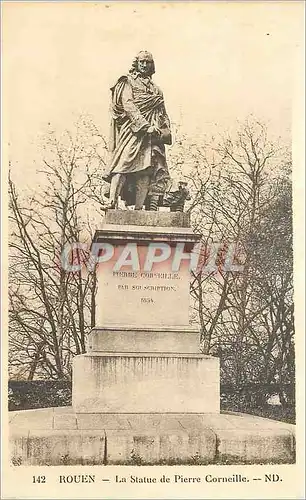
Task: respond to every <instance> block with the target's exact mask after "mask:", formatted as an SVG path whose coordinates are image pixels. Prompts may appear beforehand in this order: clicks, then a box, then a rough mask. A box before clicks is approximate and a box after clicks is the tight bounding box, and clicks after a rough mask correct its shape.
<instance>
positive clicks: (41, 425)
mask: <svg viewBox="0 0 306 500" xmlns="http://www.w3.org/2000/svg"><path fill="white" fill-rule="evenodd" d="M10 442H11V460H12V464H13V465H42V466H46V465H114V464H120V465H162V464H164V465H175V464H189V465H191V464H192V465H202V464H248V463H251V464H269V463H273V464H281V463H285V464H288V463H294V460H295V426H294V425H291V424H286V423H284V422H277V421H274V420H268V419H266V418H260V417H254V416H252V415H247V414H241V413H240V414H219V415H217V414H205V415H199V414H193V415H186V414H172V415H169V414H166V415H165V414H159V415H156V414H155V415H152V414H151V415H150V414H137V415H135V414H128V415H126V414H125V415H124V414H121V415H118V414H108V415H107V414H97V413H96V414H76V413H74V411H73V409H72V408H71V407H62V408H45V409H41V410H25V411H13V412H10ZM79 472H81V471H79Z"/></svg>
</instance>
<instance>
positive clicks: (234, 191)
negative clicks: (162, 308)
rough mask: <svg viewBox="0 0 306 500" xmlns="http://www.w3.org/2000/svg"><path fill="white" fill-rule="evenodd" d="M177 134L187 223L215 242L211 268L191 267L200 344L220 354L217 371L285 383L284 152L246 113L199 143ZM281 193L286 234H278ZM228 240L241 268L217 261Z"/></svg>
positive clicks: (288, 288)
mask: <svg viewBox="0 0 306 500" xmlns="http://www.w3.org/2000/svg"><path fill="white" fill-rule="evenodd" d="M182 142H183V143H184V144H183V146H182V147H183V149H184V150H185V151H186V152H187V154H189V155H190V158H191V159H192V161H193V162H194V168H193V170H192V171H191V172H190V174H189V175H188V178H189V183H190V186H191V191H192V195H193V196H192V206H193V223H194V227H195V229H196V230H197V231H200V232H201V233H202V235H203V237H202V241H203V245H204V247H205V246H206V247H207V248H208V249H209V247H210V246H211V244H212V243H214V244H218V243H220V246H219V252H218V258H217V264H219V265H218V270H217V272H215V271H214V270H213V269H212V270H208V272H206V273H203V272H197V273H194V276H193V282H192V287H191V294H192V297H193V298H194V310H195V316H196V318H197V321H198V322H199V324H200V328H201V341H202V348H203V352H204V353H218V354H219V355H221V358H222V379H223V380H226V381H228V382H231V383H235V384H236V385H239V384H243V383H247V382H250V381H253V382H259V381H260V382H263V381H266V382H267V383H269V382H270V383H274V382H277V381H278V382H281V380H286V381H287V382H288V381H289V379H290V383H292V380H293V371H294V370H293V368H294V367H293V363H292V359H293V305H292V247H291V237H292V228H291V196H290V189H289V187H290V158H289V155H288V153H287V151H286V149H285V148H281V147H280V146H279V144H275V143H272V142H271V141H269V139H268V134H267V129H266V127H265V126H264V125H263V124H261V123H259V122H258V121H256V120H254V119H248V120H247V121H246V122H245V123H244V124H242V126H241V127H240V129H239V130H238V133H237V135H236V137H235V138H233V137H225V138H223V139H222V140H221V141H220V142H218V143H216V141H212V142H211V144H207V143H205V144H203V145H201V146H199V145H195V144H188V142H187V140H186V138H183V141H182ZM284 186H286V188H285V187H284ZM284 197H285V199H286V213H283V216H282V217H283V218H282V219H281V220H282V224H283V225H282V231H283V233H285V234H286V237H284V238H282V239H280V238H279V237H278V236H277V235H278V233H279V231H280V229H279V228H280V221H279V219H280V214H281V213H282V208H281V207H282V206H283V205H284V203H285V201H284ZM266 231H267V233H270V237H269V238H268V239H267V238H265V237H264V234H265V232H266ZM233 242H234V243H235V242H239V245H240V248H241V252H240V255H241V257H243V260H242V262H243V265H244V268H243V272H242V273H233V272H229V271H226V269H224V266H223V264H224V255H225V251H226V249H227V248H228V244H229V243H233ZM208 253H209V251H208ZM277 256H278V257H277ZM238 260H239V256H238ZM276 262H278V263H279V265H278V267H276V264H275V263H276ZM284 269H286V272H284ZM289 367H290V368H289ZM288 371H289V372H290V373H291V375H292V376H291V377H289V376H287V375H288ZM285 374H286V376H285Z"/></svg>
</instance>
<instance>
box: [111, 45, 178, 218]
mask: <svg viewBox="0 0 306 500" xmlns="http://www.w3.org/2000/svg"><path fill="white" fill-rule="evenodd" d="M154 72H155V65H154V60H153V57H152V54H150V53H149V52H145V51H142V52H139V54H138V55H137V56H136V58H135V59H134V61H133V64H132V68H131V69H130V71H129V73H128V74H127V75H123V76H121V77H120V78H119V79H118V81H117V82H116V84H115V85H114V86H113V87H112V88H111V91H112V107H111V113H112V121H111V140H110V147H109V150H110V154H111V158H110V162H109V165H108V167H107V171H106V172H105V173H104V175H103V178H104V180H106V181H107V182H108V183H110V190H109V193H108V197H109V203H108V205H107V207H106V208H117V206H118V197H119V196H120V197H121V199H122V200H123V201H124V202H125V204H126V206H130V205H135V210H142V209H143V206H144V205H145V207H146V209H147V210H157V208H158V205H159V204H161V203H162V198H163V195H164V194H165V192H166V190H167V187H168V184H169V181H170V176H169V172H168V166H167V162H166V154H165V144H171V143H172V138H171V130H170V120H169V117H168V115H167V112H166V108H165V103H164V98H163V93H162V91H161V90H160V89H159V87H157V85H155V83H154V82H153V81H152V75H153V74H154Z"/></svg>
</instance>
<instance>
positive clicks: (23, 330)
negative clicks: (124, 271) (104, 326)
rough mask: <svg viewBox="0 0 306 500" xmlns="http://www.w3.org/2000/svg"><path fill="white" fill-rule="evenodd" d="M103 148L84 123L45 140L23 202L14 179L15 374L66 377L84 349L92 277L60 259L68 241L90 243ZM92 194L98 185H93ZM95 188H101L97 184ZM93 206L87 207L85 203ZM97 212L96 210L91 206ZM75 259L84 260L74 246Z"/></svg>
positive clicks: (12, 314)
mask: <svg viewBox="0 0 306 500" xmlns="http://www.w3.org/2000/svg"><path fill="white" fill-rule="evenodd" d="M99 148H100V150H101V151H102V154H103V151H104V149H105V145H104V143H103V142H102V141H101V138H100V137H99V136H98V135H97V134H93V131H92V126H91V124H90V123H89V124H88V122H87V121H84V119H80V121H79V122H78V123H77V125H76V131H75V133H74V134H73V135H72V134H71V133H69V132H65V133H64V134H62V136H61V137H60V138H58V137H57V136H56V134H55V133H54V132H52V131H51V132H50V134H49V135H48V136H47V137H46V138H45V141H44V145H43V160H42V167H41V168H40V171H39V175H40V178H41V179H42V183H41V185H39V186H35V187H34V188H35V190H34V193H33V194H32V195H31V196H30V197H27V198H24V197H22V196H21V195H20V193H19V192H18V190H17V188H16V186H15V184H14V182H13V180H12V178H11V177H10V179H9V195H10V224H11V226H10V227H11V239H10V250H11V256H10V356H11V367H12V370H14V373H15V376H16V373H18V374H19V376H22V377H24V376H25V374H26V376H27V377H28V378H29V379H33V378H34V376H35V375H37V376H38V375H39V376H43V377H47V378H51V379H64V378H70V375H71V359H72V357H73V356H74V355H75V354H80V353H83V352H85V342H86V335H87V333H88V331H89V329H90V327H91V326H93V324H94V310H95V307H94V300H95V288H96V278H95V273H94V272H92V271H90V270H88V269H86V268H84V266H83V268H82V269H80V270H78V271H74V272H70V273H69V272H66V270H65V269H64V268H63V265H62V263H61V255H63V251H64V249H65V246H66V245H67V244H69V243H75V242H83V243H86V242H87V243H88V247H89V244H90V241H91V238H92V233H91V231H92V230H93V228H94V225H92V224H90V211H89V210H87V206H86V205H87V202H88V197H89V195H90V194H91V193H92V191H93V182H94V181H93V179H98V172H99V171H100V170H101V163H102V162H103V156H101V151H100V152H99ZM94 187H95V189H96V191H97V189H98V187H99V186H97V185H95V186H94ZM100 187H101V186H100ZM91 205H92V203H91ZM91 209H92V206H91ZM97 209H98V207H97ZM73 258H74V261H76V262H81V263H82V262H84V260H85V259H86V249H85V250H84V249H83V248H77V249H76V251H75V252H74V254H73Z"/></svg>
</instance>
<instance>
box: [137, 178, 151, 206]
mask: <svg viewBox="0 0 306 500" xmlns="http://www.w3.org/2000/svg"><path fill="white" fill-rule="evenodd" d="M150 179H151V175H150V171H149V169H146V170H143V171H141V172H139V173H138V175H137V180H136V199H135V210H142V209H143V204H144V202H145V199H146V197H147V194H148V191H149V187H150Z"/></svg>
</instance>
